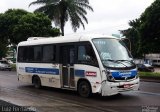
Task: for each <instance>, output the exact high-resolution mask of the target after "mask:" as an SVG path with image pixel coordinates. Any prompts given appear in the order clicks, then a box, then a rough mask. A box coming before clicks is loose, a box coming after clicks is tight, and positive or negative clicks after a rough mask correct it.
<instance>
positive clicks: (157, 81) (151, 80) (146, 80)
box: [140, 78, 160, 83]
mask: <svg viewBox="0 0 160 112" xmlns="http://www.w3.org/2000/svg"><path fill="white" fill-rule="evenodd" d="M140 81H142V82H155V83H160V80H159V79H154V78H140Z"/></svg>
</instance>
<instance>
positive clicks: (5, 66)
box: [0, 60, 11, 71]
mask: <svg viewBox="0 0 160 112" xmlns="http://www.w3.org/2000/svg"><path fill="white" fill-rule="evenodd" d="M0 70H9V71H11V66H10V64H9V63H8V62H7V61H5V60H0Z"/></svg>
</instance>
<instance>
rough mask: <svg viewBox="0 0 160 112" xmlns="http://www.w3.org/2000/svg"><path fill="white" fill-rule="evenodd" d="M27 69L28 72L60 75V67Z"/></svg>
mask: <svg viewBox="0 0 160 112" xmlns="http://www.w3.org/2000/svg"><path fill="white" fill-rule="evenodd" d="M25 71H26V72H27V73H38V74H52V75H59V69H54V68H34V67H25Z"/></svg>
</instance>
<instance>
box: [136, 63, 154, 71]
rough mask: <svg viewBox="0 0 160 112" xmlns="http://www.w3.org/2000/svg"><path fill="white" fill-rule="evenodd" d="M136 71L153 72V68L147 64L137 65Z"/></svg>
mask: <svg viewBox="0 0 160 112" xmlns="http://www.w3.org/2000/svg"><path fill="white" fill-rule="evenodd" d="M137 68H138V71H142V72H154V67H153V66H151V65H149V64H137Z"/></svg>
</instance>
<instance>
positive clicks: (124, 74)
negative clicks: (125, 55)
mask: <svg viewBox="0 0 160 112" xmlns="http://www.w3.org/2000/svg"><path fill="white" fill-rule="evenodd" d="M136 75H137V70H132V71H126V72H121V71H120V72H112V76H113V77H114V78H122V77H127V78H130V77H135V76H136Z"/></svg>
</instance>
